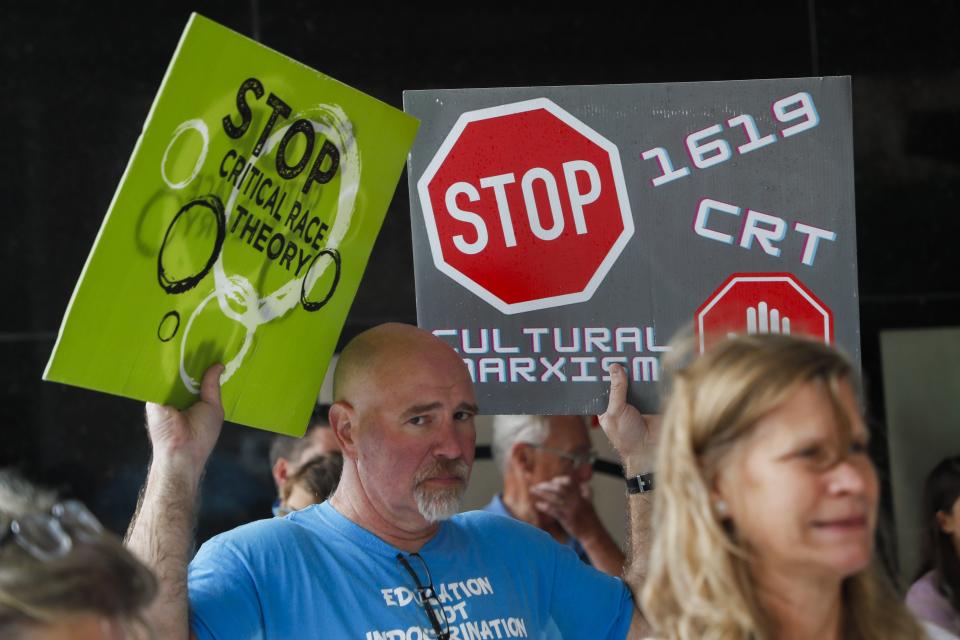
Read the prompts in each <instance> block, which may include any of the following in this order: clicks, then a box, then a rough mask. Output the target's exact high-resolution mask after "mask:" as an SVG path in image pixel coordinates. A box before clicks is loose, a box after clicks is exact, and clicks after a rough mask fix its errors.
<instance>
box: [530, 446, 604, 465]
mask: <svg viewBox="0 0 960 640" xmlns="http://www.w3.org/2000/svg"><path fill="white" fill-rule="evenodd" d="M530 446H531V447H533V448H534V449H538V450H540V451H545V452H547V453H552V454H553V455H555V456H558V457H560V458H563V459H564V460H569V461H570V462H572V463H573V466H574V467H577V468H579V467H582V466H583V465H585V464H588V465H590V466H591V467H592V466H593V463H594V462H596V461H597V452H596V451H594V450H593V449H591V450H590V451H584V452H582V453H569V452H567V451H561V450H560V449H551V448H550V447H544V446H543V445H539V444H532V445H530Z"/></svg>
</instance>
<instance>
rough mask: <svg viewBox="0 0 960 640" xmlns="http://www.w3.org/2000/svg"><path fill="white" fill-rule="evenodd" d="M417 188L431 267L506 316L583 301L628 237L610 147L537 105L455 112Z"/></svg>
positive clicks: (552, 108)
mask: <svg viewBox="0 0 960 640" xmlns="http://www.w3.org/2000/svg"><path fill="white" fill-rule="evenodd" d="M417 190H418V192H419V196H420V202H421V206H422V208H423V213H424V221H425V223H426V228H427V236H428V237H429V239H430V250H431V252H432V255H433V261H434V264H435V265H436V267H437V269H439V270H440V271H442V272H443V273H445V274H447V275H448V276H450V277H451V278H453V279H454V280H456V281H457V282H458V283H460V284H461V285H463V286H464V287H466V288H467V289H469V290H470V291H472V292H473V293H475V294H476V295H478V296H480V297H481V298H482V299H483V300H485V301H487V302H488V303H490V304H491V305H493V306H494V307H495V308H497V309H498V310H500V311H501V312H503V313H507V314H513V313H520V312H523V311H531V310H534V309H545V308H548V307H557V306H561V305H567V304H573V303H577V302H584V301H586V300H589V299H590V297H591V296H592V295H593V293H594V292H595V291H596V290H597V287H598V286H599V285H600V283H601V282H602V281H603V278H604V276H606V274H607V272H608V271H609V270H610V268H611V267H612V266H613V263H614V262H615V261H616V259H617V257H618V256H619V255H620V253H621V252H622V251H623V248H624V247H625V246H626V244H627V241H628V240H629V239H630V237H631V236H632V235H633V215H632V213H631V211H630V203H629V201H628V199H627V189H626V184H625V182H624V178H623V168H622V167H621V165H620V154H619V151H618V150H617V147H616V145H614V144H613V143H612V142H610V141H609V140H607V139H606V138H604V137H603V136H601V135H600V134H598V133H597V132H596V131H594V130H593V129H591V128H590V127H588V126H587V125H585V124H584V123H583V122H580V121H579V120H577V119H576V118H575V117H573V116H572V115H570V114H569V113H567V112H566V111H564V110H563V109H561V108H560V107H558V106H557V105H556V104H554V103H553V102H551V101H550V100H547V99H546V98H538V99H535V100H527V101H524V102H517V103H513V104H508V105H503V106H498V107H491V108H489V109H480V110H478V111H470V112H467V113H464V114H463V115H461V116H460V118H459V119H458V120H457V123H456V124H455V125H454V127H453V129H452V130H451V132H450V134H449V135H448V136H447V138H446V140H444V142H443V144H442V145H441V146H440V149H439V150H438V151H437V154H436V155H435V156H434V158H433V160H432V161H431V162H430V164H429V165H428V166H427V169H426V171H424V173H423V175H422V176H421V177H420V179H419V180H418V182H417Z"/></svg>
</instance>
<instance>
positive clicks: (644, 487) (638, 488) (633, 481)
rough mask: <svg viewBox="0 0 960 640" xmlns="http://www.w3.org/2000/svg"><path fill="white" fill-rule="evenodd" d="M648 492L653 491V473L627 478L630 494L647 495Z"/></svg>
mask: <svg viewBox="0 0 960 640" xmlns="http://www.w3.org/2000/svg"><path fill="white" fill-rule="evenodd" d="M648 491H653V471H651V472H650V473H641V474H640V475H639V476H634V477H632V478H627V492H628V493H630V494H634V493H647V492H648Z"/></svg>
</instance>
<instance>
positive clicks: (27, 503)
mask: <svg viewBox="0 0 960 640" xmlns="http://www.w3.org/2000/svg"><path fill="white" fill-rule="evenodd" d="M156 589H157V587H156V581H155V580H154V578H153V575H152V574H151V573H150V571H149V569H147V568H146V567H145V566H144V565H143V564H141V563H140V562H139V561H138V560H137V559H136V558H134V557H133V555H131V554H130V552H129V551H127V550H126V549H125V548H124V547H123V545H122V544H121V543H120V540H119V539H117V538H116V537H115V536H113V535H111V534H109V533H108V532H106V531H104V529H103V527H102V526H101V525H100V523H99V522H98V521H97V519H96V518H95V517H94V516H93V514H91V513H90V512H89V511H88V510H87V509H86V507H84V506H83V505H82V504H81V503H80V502H77V501H75V500H65V501H58V500H57V499H56V496H55V495H54V494H52V493H50V492H47V491H43V490H41V489H38V488H37V487H35V486H33V485H31V484H30V483H28V482H27V481H25V480H24V479H23V478H21V477H20V476H19V475H17V474H15V473H12V472H10V471H8V470H4V469H0V638H4V639H5V640H40V639H42V640H61V639H62V640H67V639H69V640H129V639H133V638H153V637H154V634H153V633H152V631H151V630H150V629H149V627H148V626H147V624H146V622H144V619H143V615H142V614H143V611H144V609H145V608H146V607H147V605H148V604H149V603H150V601H151V600H152V599H153V597H154V595H155V593H156Z"/></svg>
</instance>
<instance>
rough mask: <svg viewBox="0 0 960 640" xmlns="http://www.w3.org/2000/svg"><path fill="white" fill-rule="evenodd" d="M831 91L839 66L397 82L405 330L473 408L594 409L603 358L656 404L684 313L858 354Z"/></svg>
mask: <svg viewBox="0 0 960 640" xmlns="http://www.w3.org/2000/svg"><path fill="white" fill-rule="evenodd" d="M850 103H851V101H850V82H849V79H848V78H791V79H773V80H750V81H745V80H744V81H741V80H736V81H729V82H695V83H658V84H634V85H623V84H619V85H593V86H553V87H488V88H482V89H443V90H441V89H435V90H422V91H407V92H405V93H404V108H405V109H406V110H407V111H408V112H409V113H410V114H412V115H414V116H416V117H419V118H421V119H422V122H423V126H422V127H421V130H420V132H419V134H418V137H417V141H416V143H415V144H414V147H413V150H412V152H411V154H410V159H409V165H408V179H409V184H410V188H411V193H416V196H412V197H411V202H410V204H411V229H412V231H413V248H414V267H415V271H416V278H417V319H418V322H419V324H420V326H422V327H424V328H426V329H429V330H431V331H433V332H434V333H435V335H437V336H438V337H440V338H441V339H443V340H444V341H446V342H447V343H448V344H450V346H451V347H452V348H453V349H455V350H456V351H457V352H458V353H459V354H460V356H461V357H462V358H463V361H464V363H465V364H466V366H467V369H468V370H469V372H470V374H471V376H472V377H473V380H474V382H475V389H476V393H477V401H478V403H479V404H480V406H481V407H483V409H484V411H489V412H491V413H525V414H526V413H536V414H549V415H558V414H571V413H574V414H588V413H599V412H602V411H603V410H604V407H605V406H606V399H607V389H608V384H609V368H610V367H611V366H613V365H614V364H619V365H621V366H623V367H624V368H625V369H626V370H627V373H628V375H629V378H630V391H629V393H630V402H631V403H633V404H634V405H635V406H639V407H642V408H643V409H644V410H645V411H657V410H658V403H659V385H658V382H659V381H660V380H661V374H662V372H663V371H662V369H663V365H664V364H665V360H664V357H665V356H664V354H665V353H667V352H668V351H669V350H670V348H671V346H670V337H671V336H673V335H674V334H675V333H676V332H678V331H680V330H681V329H684V328H685V327H686V326H688V325H690V324H691V323H696V322H699V323H700V329H701V336H702V338H703V341H704V344H705V345H706V344H707V343H709V341H710V339H711V336H712V335H714V334H715V335H720V336H726V335H727V334H728V333H740V332H754V333H759V332H764V331H777V330H779V331H780V332H782V333H788V332H789V333H791V334H798V333H807V334H813V335H817V336H819V337H820V339H823V340H825V341H829V342H830V343H831V344H836V345H838V346H839V347H841V348H843V349H844V350H846V351H847V352H848V353H850V355H851V358H852V359H853V360H854V361H855V362H856V361H857V359H858V357H859V322H858V313H859V310H858V307H857V303H856V300H857V296H856V291H857V273H856V262H857V261H856V233H855V226H854V225H855V217H854V198H853V151H852V149H853V146H852V144H853V143H852V116H851V113H850ZM497 105H499V106H497ZM631 217H632V220H631ZM634 230H636V232H635V233H634ZM731 274H734V275H735V276H736V277H737V279H736V280H731V281H729V282H727V283H724V287H721V290H719V291H718V290H717V285H718V284H720V283H721V282H722V281H724V280H726V279H727V278H728V276H730V275H731ZM792 274H795V275H792ZM801 281H802V282H801ZM726 285H730V286H729V288H726ZM714 292H716V293H714ZM811 292H815V295H814V294H813V293H811ZM698 309H699V311H698ZM834 318H836V322H835V323H834V320H833V319H834Z"/></svg>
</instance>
